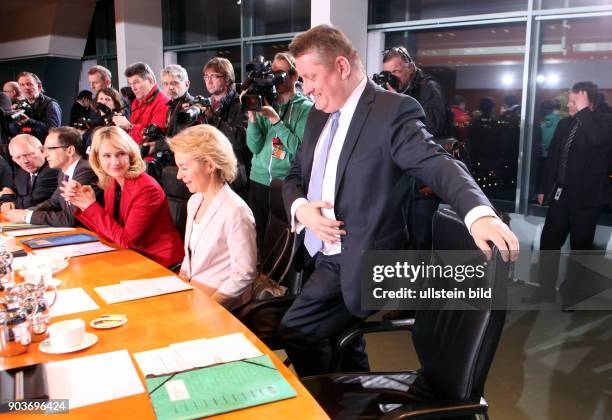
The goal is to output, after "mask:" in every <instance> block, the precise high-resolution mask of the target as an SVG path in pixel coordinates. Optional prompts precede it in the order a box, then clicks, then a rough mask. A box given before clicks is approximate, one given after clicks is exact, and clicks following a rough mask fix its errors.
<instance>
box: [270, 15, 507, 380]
mask: <svg viewBox="0 0 612 420" xmlns="http://www.w3.org/2000/svg"><path fill="white" fill-rule="evenodd" d="M289 50H290V52H291V53H292V54H293V56H294V57H295V58H296V64H297V69H298V72H299V74H300V75H302V76H303V78H304V94H305V95H309V96H310V95H312V97H314V99H315V105H314V109H313V110H312V111H311V113H310V115H309V118H308V122H307V123H306V128H305V131H304V140H303V143H302V146H301V148H300V149H299V151H298V153H297V155H296V157H295V159H294V161H293V164H292V167H291V169H290V170H289V173H288V175H287V177H286V178H285V185H284V187H283V196H284V200H285V203H286V207H287V209H290V210H291V223H292V228H293V229H295V230H296V231H298V232H305V234H304V235H301V237H302V238H303V239H304V247H302V248H301V249H302V250H304V248H305V250H306V251H307V252H308V257H307V258H306V261H305V263H306V265H307V266H308V265H309V266H310V268H308V267H306V268H305V272H306V273H308V272H311V273H312V274H311V275H310V276H309V278H308V279H307V280H306V283H305V284H304V287H303V289H302V292H301V294H300V295H298V296H297V298H296V299H295V301H294V302H293V304H292V306H291V307H290V308H289V310H288V311H287V313H286V314H285V316H284V317H283V319H282V321H281V326H280V330H279V333H280V335H281V337H282V338H283V340H284V341H285V350H286V351H287V354H288V355H289V358H290V359H291V362H292V363H293V365H294V367H295V370H296V372H297V373H298V375H300V376H306V375H315V374H319V373H325V372H330V371H331V369H333V367H332V366H330V362H331V359H332V350H333V347H334V345H335V340H336V339H337V337H338V335H340V334H341V333H342V332H343V331H345V330H346V329H348V328H349V327H350V326H351V325H353V324H354V323H356V322H359V321H360V320H362V319H364V318H366V317H367V316H369V315H370V314H371V313H372V311H368V310H364V309H363V308H362V306H361V293H362V292H361V275H362V255H361V254H362V252H363V251H364V250H389V249H391V250H392V249H401V247H402V246H403V245H404V244H405V242H406V233H405V223H404V218H403V217H402V214H403V208H404V207H405V202H406V200H407V199H408V193H409V189H406V190H405V191H403V192H402V193H401V194H399V193H398V189H397V188H396V186H399V185H401V183H402V180H403V179H405V178H406V177H405V174H411V175H414V176H416V177H417V178H419V179H420V180H422V181H423V182H424V183H425V184H427V185H429V186H430V187H431V188H432V189H433V190H434V192H435V193H436V194H437V195H438V196H440V197H441V198H442V199H443V200H444V201H445V202H447V203H449V204H451V205H452V206H453V208H454V210H455V211H456V212H457V213H458V214H459V215H460V216H461V217H462V218H463V219H464V221H465V223H466V225H467V227H468V229H469V231H470V233H471V234H472V236H473V238H474V241H475V243H476V245H477V246H478V247H479V248H480V249H482V250H483V251H484V252H485V254H487V256H488V257H489V258H490V257H491V255H492V251H491V249H490V247H489V245H488V244H487V241H492V242H493V243H494V244H495V246H497V247H498V248H499V249H500V250H502V251H509V250H513V251H515V250H516V251H518V248H519V244H518V240H517V238H516V236H515V235H514V234H513V233H512V232H511V231H510V229H509V228H508V226H506V225H505V224H504V223H503V222H502V221H501V220H500V219H499V218H497V216H496V215H495V212H494V211H493V209H492V206H491V203H490V202H489V200H487V198H486V197H485V196H484V194H483V193H482V191H481V190H480V188H478V185H476V183H475V182H474V179H473V178H472V176H471V175H470V173H469V172H468V170H467V168H466V167H465V165H463V164H462V163H460V162H458V161H456V160H454V159H453V158H452V157H451V156H450V155H449V154H447V153H446V152H444V150H443V149H442V148H441V147H440V146H438V145H437V144H435V143H434V142H432V141H431V137H432V136H431V134H430V133H428V132H427V130H426V129H425V125H424V123H423V117H424V113H423V108H422V107H421V106H420V105H419V104H418V103H417V102H416V100H414V99H413V98H411V97H409V96H406V95H399V94H397V93H392V92H388V91H385V90H383V89H381V88H379V87H377V86H376V85H374V83H372V82H371V81H369V80H368V79H367V77H366V74H365V71H364V66H363V63H362V62H361V59H360V58H359V56H358V54H357V51H356V50H355V48H354V47H353V45H352V44H351V42H350V41H349V40H348V38H347V37H346V36H345V35H344V34H343V33H342V32H340V31H339V30H337V29H336V28H334V27H331V26H328V25H320V26H317V27H314V28H312V29H310V30H308V31H307V32H305V33H303V34H300V35H298V36H297V37H296V38H295V39H294V40H293V42H292V43H291V44H290V45H289ZM502 255H504V258H505V259H507V258H508V253H507V252H506V253H502ZM510 256H511V258H512V259H516V257H517V254H516V253H514V252H512V253H511V255H510ZM297 259H298V258H296V260H297ZM356 341H358V342H357V343H355V345H354V346H352V348H351V349H349V350H348V351H347V352H346V353H345V357H344V360H343V362H344V364H343V365H342V366H341V368H342V370H343V371H363V370H368V369H369V365H368V359H367V355H366V353H365V343H364V341H363V339H361V340H356Z"/></svg>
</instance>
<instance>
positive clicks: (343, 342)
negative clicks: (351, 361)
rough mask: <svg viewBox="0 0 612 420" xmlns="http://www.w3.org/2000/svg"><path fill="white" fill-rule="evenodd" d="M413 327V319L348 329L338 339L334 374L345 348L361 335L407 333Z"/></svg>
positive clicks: (362, 325)
mask: <svg viewBox="0 0 612 420" xmlns="http://www.w3.org/2000/svg"><path fill="white" fill-rule="evenodd" d="M413 326H414V318H406V319H386V320H383V321H366V322H362V323H360V324H358V325H356V326H355V327H353V328H350V329H348V330H347V331H345V332H344V333H343V334H342V335H341V336H340V337H339V338H338V341H337V347H336V351H335V353H334V358H333V359H332V364H331V366H333V367H334V370H335V371H336V372H340V365H341V364H342V358H343V357H344V351H345V350H346V346H347V345H348V344H349V343H350V342H351V341H353V340H354V339H355V338H357V337H359V336H360V335H362V334H371V333H379V332H388V331H403V330H408V331H409V330H412V327H413Z"/></svg>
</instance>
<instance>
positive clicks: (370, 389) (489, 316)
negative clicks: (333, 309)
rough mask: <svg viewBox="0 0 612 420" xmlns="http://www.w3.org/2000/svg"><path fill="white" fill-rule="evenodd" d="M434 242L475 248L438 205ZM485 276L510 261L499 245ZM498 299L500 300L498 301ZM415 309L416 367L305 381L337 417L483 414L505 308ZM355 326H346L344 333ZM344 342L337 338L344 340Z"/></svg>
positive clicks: (492, 277)
mask: <svg viewBox="0 0 612 420" xmlns="http://www.w3.org/2000/svg"><path fill="white" fill-rule="evenodd" d="M433 242H434V249H435V250H444V249H467V250H473V249H475V245H474V242H473V240H472V238H471V236H470V235H469V233H468V231H467V229H466V227H465V225H464V224H463V221H462V220H460V219H459V218H458V217H457V216H456V215H455V213H454V212H452V211H450V210H447V209H444V210H439V211H438V212H437V213H436V215H435V217H434V222H433ZM494 256H495V262H496V263H495V264H488V265H487V270H488V271H487V273H486V276H485V278H484V279H483V281H484V284H482V285H481V286H485V287H486V286H487V285H490V286H491V287H494V286H496V285H495V283H496V279H505V278H506V277H507V270H508V266H507V265H506V264H504V263H501V260H500V255H499V252H498V251H495V252H494ZM497 303H498V304H499V302H497ZM492 304H493V303H492V302H491V306H490V307H489V308H488V309H484V310H444V309H439V308H434V309H419V310H417V312H416V317H415V321H414V325H413V326H407V327H411V328H412V338H413V344H414V348H415V350H416V353H417V355H418V358H419V361H420V362H421V367H420V368H419V369H418V370H415V371H408V372H397V373H385V372H383V373H380V372H378V373H335V374H331V375H319V376H313V377H307V378H303V379H302V382H303V383H304V385H305V386H306V388H307V389H308V390H309V391H310V393H311V394H312V395H313V396H314V397H315V398H316V399H317V401H318V402H319V403H320V404H321V405H322V407H323V408H324V409H325V411H326V412H327V414H328V415H329V416H330V417H332V418H334V419H378V418H383V419H404V418H410V419H417V418H418V419H425V418H426V419H432V418H444V417H464V416H465V417H474V416H476V415H479V416H483V417H485V418H487V414H486V413H487V403H486V401H485V400H484V397H483V393H484V385H485V380H486V377H487V374H488V371H489V368H490V366H491V363H492V361H493V356H494V354H495V351H496V348H497V344H498V343H499V339H500V336H501V332H502V329H503V325H504V320H505V311H501V310H493V309H492ZM359 333H360V332H354V331H351V332H348V333H347V335H346V337H344V338H343V340H344V341H347V340H348V339H347V337H348V336H350V335H351V334H353V335H354V336H356V335H358V334H359ZM341 343H342V340H341Z"/></svg>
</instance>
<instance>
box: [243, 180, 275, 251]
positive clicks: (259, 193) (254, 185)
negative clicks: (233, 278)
mask: <svg viewBox="0 0 612 420" xmlns="http://www.w3.org/2000/svg"><path fill="white" fill-rule="evenodd" d="M248 203H249V207H250V208H251V211H252V212H253V217H254V218H255V233H256V235H257V237H256V241H257V255H259V254H260V253H261V250H262V248H263V243H264V235H265V234H266V227H267V226H268V218H269V217H270V215H269V212H270V187H268V186H267V185H263V184H260V183H259V182H255V181H253V180H250V182H249V200H248Z"/></svg>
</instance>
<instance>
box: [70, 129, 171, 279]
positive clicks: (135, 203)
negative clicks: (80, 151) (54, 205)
mask: <svg viewBox="0 0 612 420" xmlns="http://www.w3.org/2000/svg"><path fill="white" fill-rule="evenodd" d="M89 162H90V164H91V167H92V169H93V170H94V172H95V173H96V175H97V176H98V180H99V185H100V187H101V188H102V189H104V207H102V206H101V205H100V204H99V203H97V202H96V197H95V194H94V192H93V189H92V188H91V186H89V185H81V184H79V183H78V182H77V181H75V180H71V181H70V182H69V183H67V184H65V185H64V186H63V188H62V196H63V197H64V199H65V200H67V201H69V202H70V203H71V204H72V205H73V206H74V207H76V208H75V210H74V214H75V216H76V217H77V218H78V219H79V220H80V221H81V222H82V223H83V224H84V225H85V226H87V227H88V228H89V229H91V230H93V231H95V232H96V233H97V234H98V235H100V236H101V237H103V238H104V239H106V240H108V241H113V242H116V243H118V244H119V245H121V246H123V247H125V248H129V249H133V250H134V251H137V252H139V253H141V254H143V255H145V256H146V257H148V258H151V259H152V260H154V261H156V262H158V263H159V264H161V265H163V266H166V267H170V266H172V265H176V264H178V263H179V262H180V261H181V259H182V257H183V250H182V247H183V246H182V243H181V238H180V236H179V234H178V232H177V230H176V227H175V226H174V223H173V222H172V218H171V216H170V210H169V208H168V202H167V201H166V195H165V194H164V191H163V190H162V189H161V187H160V186H159V184H158V183H157V182H156V181H155V180H154V179H153V178H152V177H151V176H149V175H147V174H146V173H145V172H144V170H145V164H144V162H143V160H142V158H141V157H140V149H139V148H138V145H137V144H136V143H135V142H134V140H132V138H131V137H130V136H129V135H128V134H127V133H126V132H125V131H123V130H122V129H120V128H118V127H102V128H100V129H98V130H96V132H95V133H94V136H93V140H92V145H91V152H90V157H89Z"/></svg>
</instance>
